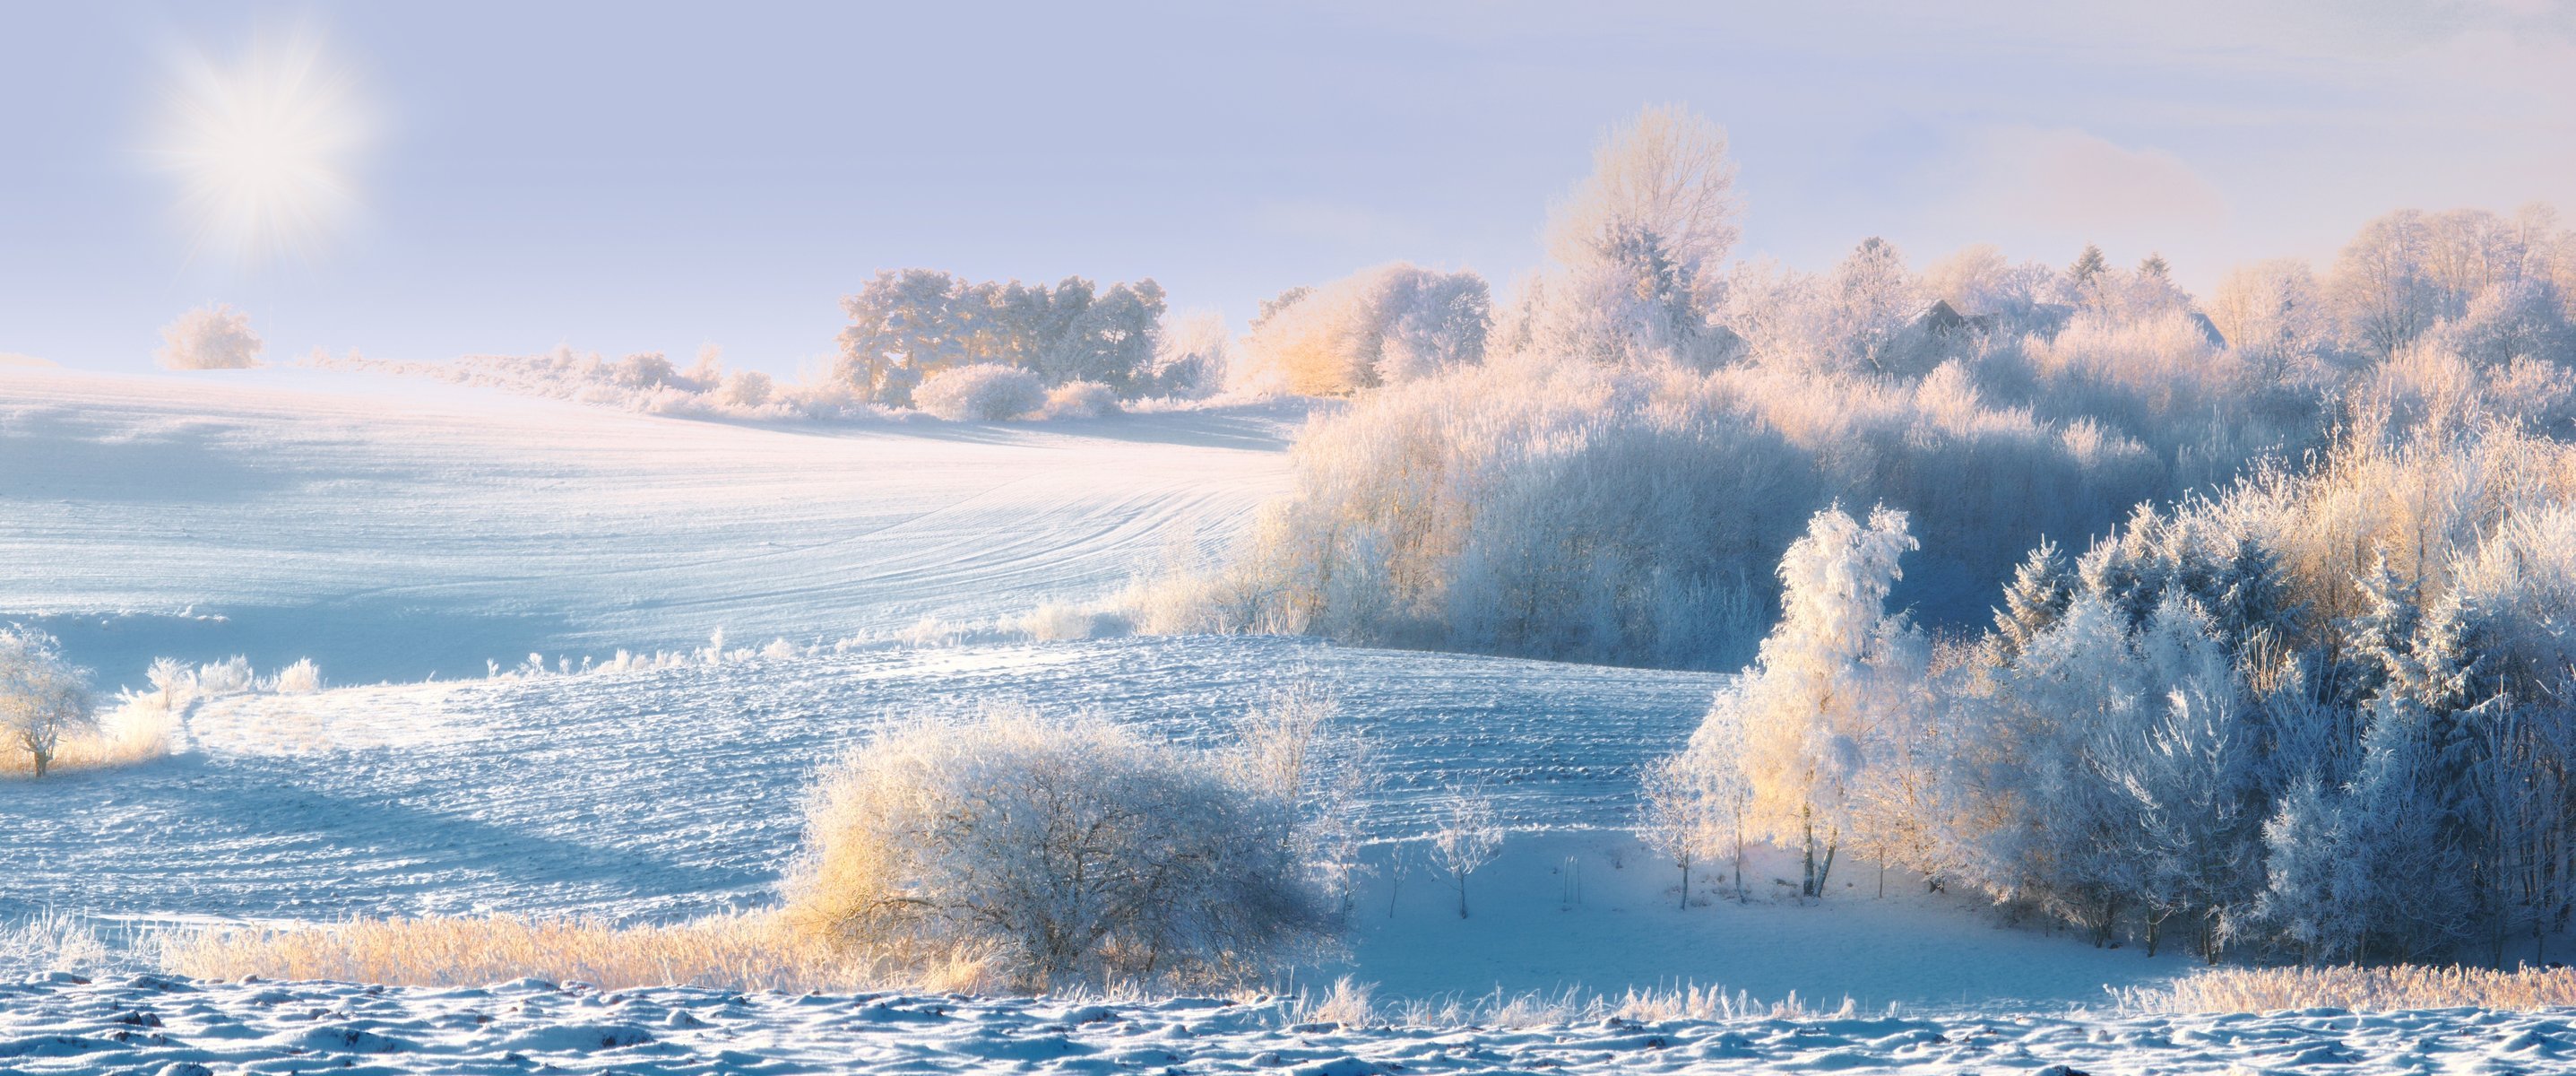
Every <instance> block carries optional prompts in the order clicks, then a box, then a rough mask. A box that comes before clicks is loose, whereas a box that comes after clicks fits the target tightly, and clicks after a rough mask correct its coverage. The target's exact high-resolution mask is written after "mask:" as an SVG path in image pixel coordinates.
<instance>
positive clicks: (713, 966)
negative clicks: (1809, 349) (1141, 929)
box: [162, 914, 994, 992]
mask: <svg viewBox="0 0 2576 1076" xmlns="http://www.w3.org/2000/svg"><path fill="white" fill-rule="evenodd" d="M162 963H163V965H164V966H165V967H166V968H167V969H168V970H170V971H172V972H176V973H178V974H182V975H189V976H194V977H197V978H205V979H236V978H241V977H243V976H249V975H257V976H260V977H262V978H269V979H329V980H335V981H341V982H361V983H381V984H385V985H390V986H433V987H438V986H480V985H485V984H489V983H496V982H506V981H509V980H512V979H520V978H538V979H548V980H553V981H556V982H586V983H591V984H594V985H597V986H599V987H602V988H604V989H629V988H636V987H648V986H668V985H688V986H705V987H714V988H718V989H731V990H786V991H830V992H854V991H860V990H885V989H918V990H927V991H934V992H938V991H950V990H964V991H982V990H989V989H991V988H992V986H993V985H994V984H993V982H992V978H993V977H992V975H991V974H990V973H989V971H988V968H987V966H986V964H985V962H983V961H981V960H977V959H975V958H973V957H972V956H971V955H959V956H952V957H950V958H948V959H946V960H945V961H943V962H940V963H937V964H934V965H932V966H928V967H923V968H917V969H908V970H902V971H889V970H888V969H887V968H886V967H885V966H884V965H882V964H880V963H879V962H877V961H874V960H871V959H868V958H865V957H862V956H853V955H851V954H849V953H847V952H845V951H841V950H838V949H836V948H834V947H832V946H830V945H828V944H826V943H824V942H822V941H820V940H818V939H815V938H812V937H811V936H808V935H803V934H799V933H797V932H795V931H793V930H790V929H787V928H785V927H784V926H782V925H781V924H780V923H779V922H778V920H777V918H776V917H775V916H773V915H765V914H740V915H724V916H715V917H712V918H707V919H701V920H697V921H694V922H689V923H682V924H678V925H675V926H645V927H616V926H611V925H608V924H605V923H600V922H596V921H592V920H582V919H528V918H520V917H516V916H493V917H489V918H450V917H439V918H426V919H359V920H352V921H349V922H344V923H338V924H331V925H321V926H296V927H218V928H209V929H205V930H198V931H190V932H186V933H183V934H179V935H175V936H173V937H171V938H170V939H168V940H167V941H166V942H165V943H164V946H163V950H162Z"/></svg>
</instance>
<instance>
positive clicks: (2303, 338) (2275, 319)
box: [2208, 258, 2333, 368]
mask: <svg viewBox="0 0 2576 1076" xmlns="http://www.w3.org/2000/svg"><path fill="white" fill-rule="evenodd" d="M2208 312H2209V320H2210V323H2211V324H2213V325H2215V326H2217V327H2218V332H2219V335H2220V336H2222V337H2224V338H2225V339H2226V340H2227V343H2228V345H2229V346H2231V347H2234V348H2236V349H2237V350H2239V351H2242V352H2244V353H2245V354H2247V355H2248V356H2250V357H2252V358H2254V359H2255V360H2256V361H2258V362H2261V363H2264V364H2266V365H2267V366H2271V367H2274V368H2277V366H2278V365H2279V364H2280V363H2282V362H2285V361H2287V360H2289V359H2290V358H2291V357H2293V356H2297V355H2301V354H2305V353H2309V352H2313V351H2315V350H2316V349H2317V348H2318V347H2320V346H2321V345H2322V344H2323V343H2324V342H2325V341H2326V340H2327V338H2328V337H2329V335H2330V334H2331V332H2332V330H2333V315H2332V311H2330V310H2329V309H2328V308H2327V306H2326V302H2325V296H2324V293H2323V290H2322V289H2321V288H2320V287H2319V286H2318V284H2317V278H2316V274H2315V273H2313V272H2310V271H2309V269H2308V264H2307V263H2306V262H2303V261H2300V260H2298V259H2296V258H2276V259H2273V260H2270V261H2262V262H2255V263H2253V264H2250V265H2243V266H2239V267H2237V268H2235V269H2233V270H2230V271H2229V272H2228V274H2227V275H2226V276H2224V277H2222V278H2220V279H2219V282H2218V290H2217V291H2215V292H2213V293H2211V295H2210V298H2209V307H2208Z"/></svg>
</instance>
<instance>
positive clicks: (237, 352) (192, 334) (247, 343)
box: [153, 305, 261, 370]
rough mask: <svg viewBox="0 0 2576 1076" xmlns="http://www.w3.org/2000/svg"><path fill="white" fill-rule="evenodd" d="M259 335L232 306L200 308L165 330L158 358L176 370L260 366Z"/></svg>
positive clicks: (246, 319)
mask: <svg viewBox="0 0 2576 1076" xmlns="http://www.w3.org/2000/svg"><path fill="white" fill-rule="evenodd" d="M260 347H261V344H260V339H259V334H258V333H255V332H252V331H251V328H250V318H249V317H248V316H247V315H244V314H243V313H242V312H241V311H238V310H235V309H233V308H231V307H229V306H221V305H217V306H207V307H199V308H197V309H195V310H191V311H188V312H187V313H185V314H181V315H179V320H177V321H174V322H171V323H170V325H169V327H168V328H165V329H163V330H161V350H160V351H158V352H155V353H154V356H153V357H154V358H157V359H159V360H161V365H162V366H163V367H165V368H167V369H172V370H240V369H246V368H248V367H252V366H257V365H259V350H260Z"/></svg>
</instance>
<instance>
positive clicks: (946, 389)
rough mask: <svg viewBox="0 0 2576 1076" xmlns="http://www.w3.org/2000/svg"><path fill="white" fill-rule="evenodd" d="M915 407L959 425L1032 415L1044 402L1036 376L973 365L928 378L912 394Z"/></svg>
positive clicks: (1042, 387) (1009, 368)
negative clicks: (959, 423)
mask: <svg viewBox="0 0 2576 1076" xmlns="http://www.w3.org/2000/svg"><path fill="white" fill-rule="evenodd" d="M912 402H913V404H914V405H915V406H917V407H919V408H921V409H922V410H924V411H927V412H929V413H931V414H934V415H937V416H939V417H941V418H944V419H950V420H952V421H958V422H975V421H981V422H1000V421H1003V420H1006V419H1014V418H1018V417H1020V416H1022V415H1025V414H1028V413H1029V412H1031V411H1035V410H1037V409H1038V408H1040V407H1042V406H1044V405H1045V404H1046V402H1047V395H1046V387H1045V385H1044V384H1043V383H1041V382H1040V381H1039V380H1038V375H1036V374H1033V373H1030V372H1028V371H1026V370H1022V369H1020V368H1018V367H1016V366H1004V365H1001V364H1000V363H989V362H986V363H976V364H974V365H971V366H958V367H953V368H950V369H946V370H941V371H940V372H938V373H935V374H932V375H930V377H929V379H928V380H925V381H923V382H922V383H921V386H920V387H919V388H916V389H914V390H912Z"/></svg>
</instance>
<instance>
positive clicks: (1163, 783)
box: [786, 709, 1329, 987]
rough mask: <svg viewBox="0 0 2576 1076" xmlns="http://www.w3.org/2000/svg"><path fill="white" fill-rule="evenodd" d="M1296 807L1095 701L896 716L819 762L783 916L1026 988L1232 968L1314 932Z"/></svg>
mask: <svg viewBox="0 0 2576 1076" xmlns="http://www.w3.org/2000/svg"><path fill="white" fill-rule="evenodd" d="M1300 847H1301V840H1300V835H1299V823H1298V818H1297V810H1296V806H1295V804H1294V803H1293V802H1291V801H1289V800H1287V799H1285V798H1282V797H1280V796H1278V795H1276V794H1274V793H1272V792H1270V791H1268V790H1266V789H1261V788H1256V787H1250V786H1247V785H1245V784H1243V783H1241V782H1239V781H1236V780H1234V779H1232V778H1230V777H1229V776H1228V775H1227V774H1226V772H1225V771H1224V770H1223V769H1222V768H1221V767H1219V766H1217V765H1216V764H1215V763H1214V762H1212V761H1210V760H1208V759H1205V758H1202V757H1199V756H1196V755H1193V754H1191V753H1188V752H1186V751H1183V750H1180V749H1177V748H1172V747H1167V746H1162V745H1157V744H1151V743H1148V742H1145V741H1143V740H1141V739H1138V738H1137V737H1136V736H1135V735H1134V734H1133V733H1130V732H1127V731H1125V730H1124V729H1121V728H1119V727H1118V726H1116V725H1114V724H1111V723H1110V722H1108V721H1106V720H1104V719H1101V718H1097V717H1084V718H1077V719H1072V720H1065V721H1050V720H1045V719H1041V718H1039V717H1037V716H1036V715H1034V714H1032V713H1029V712H1026V711H1019V710H1006V709H994V710H987V711H985V712H983V713H981V714H979V715H977V716H975V717H973V718H969V719H966V720H963V721H937V720H928V719H914V720H909V721H902V722H898V723H896V724H893V725H890V726H888V727H887V728H885V729H884V730H883V731H881V732H880V733H879V734H878V735H877V737H876V738H875V739H874V740H872V741H870V742H869V743H867V744H865V745H863V746H861V747H858V748H856V749H854V750H852V751H851V752H850V753H849V754H848V755H846V756H844V757H843V758H842V759H841V761H840V762H838V763H837V764H835V765H834V766H832V767H831V768H830V769H828V770H826V771H825V772H824V774H823V776H822V777H821V779H820V781H819V782H818V784H817V786H816V787H815V789H814V792H813V794H812V799H811V801H810V804H809V807H808V811H807V827H806V851H805V855H804V857H803V859H802V860H801V861H800V863H799V864H798V865H797V867H796V868H795V870H794V871H793V872H792V874H791V876H790V878H789V880H788V883H787V895H788V906H787V912H786V914H787V915H788V917H789V920H790V921H791V922H793V923H795V924H796V925H797V926H798V927H799V928H800V929H802V930H805V931H808V932H811V933H813V934H815V935H817V936H820V937H824V938H827V939H830V940H831V941H833V942H835V943H836V944H839V945H843V946H846V947H848V948H850V949H851V950H853V951H857V952H864V953H872V954H878V955H881V956H883V957H885V958H886V959H889V960H892V961H895V962H897V963H901V964H920V963H926V962H934V961H944V960H948V959H951V958H953V957H956V956H959V955H961V954H973V955H980V956H983V957H986V958H989V959H990V960H992V961H994V962H995V963H996V965H997V966H998V967H1000V968H1002V969H1005V972H1006V974H1008V975H1009V976H1010V977H1011V978H1013V979H1014V980H1016V981H1017V982H1019V983H1020V984H1022V985H1025V986H1029V987H1049V986H1059V987H1060V986H1063V985H1067V984H1071V983H1076V982H1094V983H1097V982H1104V981H1108V980H1112V979H1122V978H1153V977H1157V976H1163V977H1169V978H1173V979H1184V980H1205V979H1221V980H1230V979H1236V978H1240V977H1243V976H1246V975H1253V974H1257V973H1259V972H1261V971H1262V970H1264V968H1265V967H1266V966H1267V964H1268V962H1270V961H1271V960H1273V959H1276V958H1280V957H1282V956H1286V955H1290V954H1292V953H1294V952H1295V951H1296V950H1298V949H1299V948H1300V947H1301V946H1303V945H1305V944H1307V943H1310V942H1314V941H1316V940H1319V939H1320V938H1322V937H1323V936H1324V934H1325V933H1326V931H1327V929H1328V925H1329V914H1328V912H1327V910H1326V909H1325V906H1324V901H1323V897H1322V895H1321V894H1319V893H1318V892H1317V891H1316V888H1315V886H1314V885H1313V883H1312V882H1311V881H1310V880H1309V878H1308V876H1307V870H1306V865H1305V864H1304V863H1303V862H1301V861H1300V856H1299V850H1300Z"/></svg>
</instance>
